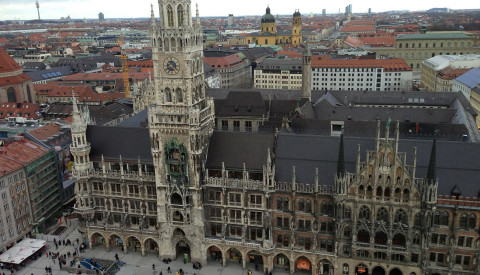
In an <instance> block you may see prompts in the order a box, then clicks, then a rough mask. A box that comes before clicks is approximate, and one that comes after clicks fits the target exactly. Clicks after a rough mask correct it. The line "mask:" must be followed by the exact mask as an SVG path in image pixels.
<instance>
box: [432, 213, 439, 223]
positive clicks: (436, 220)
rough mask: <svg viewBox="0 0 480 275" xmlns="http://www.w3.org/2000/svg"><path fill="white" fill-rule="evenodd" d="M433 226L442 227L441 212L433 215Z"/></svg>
mask: <svg viewBox="0 0 480 275" xmlns="http://www.w3.org/2000/svg"><path fill="white" fill-rule="evenodd" d="M433 224H434V225H440V212H438V211H437V212H435V215H433Z"/></svg>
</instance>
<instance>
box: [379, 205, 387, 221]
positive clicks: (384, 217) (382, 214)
mask: <svg viewBox="0 0 480 275" xmlns="http://www.w3.org/2000/svg"><path fill="white" fill-rule="evenodd" d="M377 221H383V222H385V223H388V211H387V209H385V208H384V207H382V208H380V209H379V210H378V212H377Z"/></svg>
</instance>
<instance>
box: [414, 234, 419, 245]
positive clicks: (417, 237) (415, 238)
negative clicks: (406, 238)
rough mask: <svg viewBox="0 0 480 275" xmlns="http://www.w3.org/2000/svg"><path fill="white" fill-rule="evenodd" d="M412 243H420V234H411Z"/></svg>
mask: <svg viewBox="0 0 480 275" xmlns="http://www.w3.org/2000/svg"><path fill="white" fill-rule="evenodd" d="M413 244H415V245H420V236H419V235H418V234H415V235H413Z"/></svg>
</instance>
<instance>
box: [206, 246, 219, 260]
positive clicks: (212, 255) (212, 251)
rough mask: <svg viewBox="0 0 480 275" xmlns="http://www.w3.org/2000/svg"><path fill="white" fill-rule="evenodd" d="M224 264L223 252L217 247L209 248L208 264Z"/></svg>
mask: <svg viewBox="0 0 480 275" xmlns="http://www.w3.org/2000/svg"><path fill="white" fill-rule="evenodd" d="M218 263H220V264H222V250H220V248H219V247H218V246H216V245H212V246H210V247H208V248H207V264H218Z"/></svg>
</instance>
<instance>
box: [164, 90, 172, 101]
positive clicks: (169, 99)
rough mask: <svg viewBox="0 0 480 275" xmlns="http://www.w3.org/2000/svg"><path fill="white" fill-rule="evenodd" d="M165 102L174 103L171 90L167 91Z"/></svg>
mask: <svg viewBox="0 0 480 275" xmlns="http://www.w3.org/2000/svg"><path fill="white" fill-rule="evenodd" d="M165 101H166V102H172V93H171V92H170V89H169V88H166V89H165Z"/></svg>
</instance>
